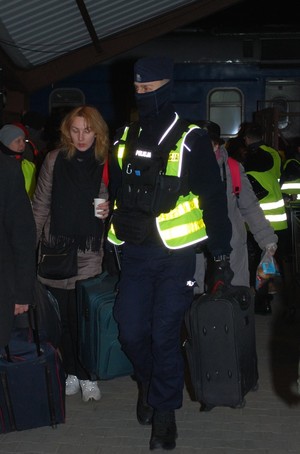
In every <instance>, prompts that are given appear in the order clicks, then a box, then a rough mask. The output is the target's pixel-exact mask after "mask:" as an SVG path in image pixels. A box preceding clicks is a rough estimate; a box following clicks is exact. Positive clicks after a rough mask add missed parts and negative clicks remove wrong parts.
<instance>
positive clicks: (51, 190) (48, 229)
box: [33, 105, 109, 402]
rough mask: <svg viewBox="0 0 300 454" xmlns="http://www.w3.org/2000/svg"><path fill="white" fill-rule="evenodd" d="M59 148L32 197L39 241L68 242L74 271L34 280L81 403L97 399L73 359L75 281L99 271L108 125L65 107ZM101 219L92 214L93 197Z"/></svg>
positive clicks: (71, 389)
mask: <svg viewBox="0 0 300 454" xmlns="http://www.w3.org/2000/svg"><path fill="white" fill-rule="evenodd" d="M60 132H61V140H60V145H59V147H58V149H56V150H53V151H50V152H49V153H48V154H47V155H46V157H45V160H44V162H43V165H42V167H41V170H40V174H39V178H38V182H37V187H36V191H35V194H34V198H33V213H34V217H35V221H36V226H37V237H38V240H41V239H43V241H44V240H46V242H47V244H49V245H50V246H51V247H62V246H66V245H70V244H71V245H72V246H73V247H75V248H76V250H77V273H76V275H74V276H71V277H68V278H63V277H62V278H60V279H57V278H55V279H53V278H47V279H45V278H43V277H40V276H39V279H40V280H41V281H42V282H43V283H44V284H46V285H47V286H48V287H49V289H50V291H51V292H52V293H53V294H54V296H55V297H56V298H57V300H58V303H59V308H60V313H61V318H62V325H63V333H62V339H61V345H60V350H61V353H62V357H63V363H64V367H65V371H66V374H67V378H66V394H67V395H72V394H76V393H77V392H79V391H80V390H81V392H82V399H83V401H85V402H87V401H88V400H91V399H94V400H99V399H100V397H101V393H100V389H99V387H98V383H97V381H95V380H93V378H92V377H90V376H89V373H88V371H86V370H85V369H84V367H83V366H82V364H81V363H80V361H79V358H78V336H77V326H78V321H77V307H76V294H75V284H76V281H78V280H82V279H86V278H89V277H92V276H95V275H96V274H99V273H101V271H102V261H103V254H104V252H103V237H104V226H105V224H104V221H105V219H106V218H107V216H108V214H109V202H108V189H107V181H106V177H107V174H106V172H107V158H108V149H109V132H108V127H107V124H106V122H105V121H104V119H103V118H102V116H101V114H100V112H99V111H98V110H97V109H96V108H94V107H92V106H86V105H85V106H79V107H76V108H74V109H73V110H72V111H70V112H69V113H68V114H67V115H66V116H65V118H64V119H63V121H62V123H61V127H60ZM98 197H99V198H104V199H106V202H104V203H102V204H99V205H98V209H99V210H102V211H101V218H99V217H96V216H95V213H94V198H98Z"/></svg>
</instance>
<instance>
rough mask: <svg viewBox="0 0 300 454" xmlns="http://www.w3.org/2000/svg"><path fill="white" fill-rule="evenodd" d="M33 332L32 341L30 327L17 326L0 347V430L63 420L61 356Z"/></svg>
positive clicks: (55, 422)
mask: <svg viewBox="0 0 300 454" xmlns="http://www.w3.org/2000/svg"><path fill="white" fill-rule="evenodd" d="M24 315H25V314H24ZM36 322H37V317H35V323H36ZM35 326H37V325H35ZM33 334H34V340H33V338H32V337H31V331H30V329H16V330H14V332H13V335H12V338H11V340H10V342H9V344H8V346H6V347H5V348H3V349H1V350H0V433H7V432H12V431H16V430H25V429H33V428H36V427H42V426H52V427H56V425H57V424H60V423H64V422H65V373H64V370H63V366H62V362H61V358H60V356H59V353H58V351H57V350H56V349H55V348H54V347H53V346H52V345H51V344H50V343H46V342H41V343H40V340H39V337H38V330H37V329H36V330H34V332H33Z"/></svg>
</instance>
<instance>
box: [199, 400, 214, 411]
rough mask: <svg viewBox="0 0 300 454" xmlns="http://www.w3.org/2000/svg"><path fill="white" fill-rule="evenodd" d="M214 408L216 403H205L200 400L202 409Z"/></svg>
mask: <svg viewBox="0 0 300 454" xmlns="http://www.w3.org/2000/svg"><path fill="white" fill-rule="evenodd" d="M213 408H214V405H209V404H205V403H204V402H200V411H210V410H212V409H213Z"/></svg>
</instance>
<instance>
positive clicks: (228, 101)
mask: <svg viewBox="0 0 300 454" xmlns="http://www.w3.org/2000/svg"><path fill="white" fill-rule="evenodd" d="M207 103H208V119H209V120H210V121H213V122H215V123H218V125H220V127H221V131H222V137H224V138H226V137H232V136H235V135H236V134H237V133H238V130H239V127H240V124H241V123H242V122H243V107H244V106H243V104H244V99H243V94H242V92H241V91H240V90H239V89H238V88H216V89H213V90H211V91H210V92H209V94H208V98H207Z"/></svg>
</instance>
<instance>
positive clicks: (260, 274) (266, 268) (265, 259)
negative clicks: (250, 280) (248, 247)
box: [255, 251, 280, 293]
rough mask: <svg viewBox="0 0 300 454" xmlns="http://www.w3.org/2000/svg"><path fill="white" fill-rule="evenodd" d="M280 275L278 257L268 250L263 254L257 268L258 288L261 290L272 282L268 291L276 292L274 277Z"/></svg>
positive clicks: (256, 284)
mask: <svg viewBox="0 0 300 454" xmlns="http://www.w3.org/2000/svg"><path fill="white" fill-rule="evenodd" d="M278 277H280V271H279V268H278V264H277V262H276V259H275V258H274V256H273V255H272V254H271V253H270V251H266V252H265V253H264V254H263V256H262V258H261V260H260V262H259V264H258V267H257V270H256V283H255V288H256V290H259V289H261V288H262V287H263V286H265V285H266V284H267V283H270V289H269V292H268V293H276V291H277V290H276V287H275V286H274V278H278Z"/></svg>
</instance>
